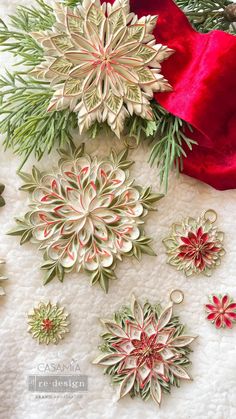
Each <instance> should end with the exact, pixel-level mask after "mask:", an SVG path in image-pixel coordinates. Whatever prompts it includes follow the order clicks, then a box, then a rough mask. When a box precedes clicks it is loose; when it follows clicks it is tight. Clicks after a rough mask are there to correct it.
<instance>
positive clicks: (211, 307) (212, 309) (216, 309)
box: [206, 304, 218, 312]
mask: <svg viewBox="0 0 236 419" xmlns="http://www.w3.org/2000/svg"><path fill="white" fill-rule="evenodd" d="M206 308H207V309H208V310H211V311H214V312H215V311H217V312H218V308H217V307H216V306H213V305H212V304H206Z"/></svg>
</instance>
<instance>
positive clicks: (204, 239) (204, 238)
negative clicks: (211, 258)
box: [201, 233, 208, 243]
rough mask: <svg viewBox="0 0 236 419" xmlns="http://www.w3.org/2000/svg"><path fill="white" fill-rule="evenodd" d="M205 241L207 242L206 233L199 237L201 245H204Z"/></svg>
mask: <svg viewBox="0 0 236 419" xmlns="http://www.w3.org/2000/svg"><path fill="white" fill-rule="evenodd" d="M207 240H208V234H207V233H204V234H203V235H202V237H201V242H202V243H206V242H207Z"/></svg>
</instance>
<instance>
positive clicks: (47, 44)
mask: <svg viewBox="0 0 236 419" xmlns="http://www.w3.org/2000/svg"><path fill="white" fill-rule="evenodd" d="M54 13H55V18H56V23H55V25H54V26H53V28H52V30H51V31H46V32H37V33H32V36H33V37H34V38H35V39H36V40H37V41H38V42H39V43H40V45H41V46H42V47H43V49H44V56H45V61H44V62H43V63H42V64H40V65H39V66H37V67H36V68H35V69H34V70H33V72H32V75H34V76H35V77H37V78H39V79H44V80H49V81H51V82H52V86H53V89H54V90H55V93H54V96H53V98H52V100H51V103H50V106H49V110H55V109H56V110H61V109H64V108H70V109H71V110H72V111H74V112H76V113H78V124H79V128H80V131H82V130H83V129H84V128H85V129H88V128H89V127H90V126H91V125H92V123H93V122H95V121H98V122H104V121H107V123H108V125H109V126H110V127H111V129H112V130H113V131H114V132H115V133H116V134H117V135H118V136H119V135H120V132H121V131H122V129H123V127H124V120H125V118H126V117H127V116H129V115H133V114H137V115H139V116H140V117H142V118H145V119H148V120H151V119H152V117H153V114H152V109H151V106H150V100H151V99H152V98H153V94H154V92H159V91H161V92H162V91H168V90H170V89H171V87H170V85H169V83H168V82H167V80H166V79H165V78H164V77H163V76H162V75H161V74H160V71H161V65H160V63H161V62H162V61H163V60H165V59H166V58H168V57H169V56H170V55H171V54H172V52H173V51H172V50H171V49H169V48H167V47H166V46H163V45H161V44H156V41H155V38H154V36H153V35H152V31H153V29H154V27H155V25H156V21H157V16H143V17H141V18H140V19H138V17H137V16H136V15H135V14H134V13H129V1H128V0H116V1H115V2H114V3H113V5H111V4H110V3H103V4H101V2H100V0H84V1H83V2H82V4H81V5H77V6H76V7H75V8H73V9H69V8H68V7H65V6H63V5H62V4H59V3H56V4H55V7H54Z"/></svg>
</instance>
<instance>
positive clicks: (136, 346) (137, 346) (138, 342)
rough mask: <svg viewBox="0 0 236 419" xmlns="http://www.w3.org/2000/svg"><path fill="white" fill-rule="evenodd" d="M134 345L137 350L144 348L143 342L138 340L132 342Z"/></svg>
mask: <svg viewBox="0 0 236 419" xmlns="http://www.w3.org/2000/svg"><path fill="white" fill-rule="evenodd" d="M131 343H132V345H133V346H134V347H135V349H139V348H141V346H142V342H141V341H140V340H138V339H133V340H132V341H131Z"/></svg>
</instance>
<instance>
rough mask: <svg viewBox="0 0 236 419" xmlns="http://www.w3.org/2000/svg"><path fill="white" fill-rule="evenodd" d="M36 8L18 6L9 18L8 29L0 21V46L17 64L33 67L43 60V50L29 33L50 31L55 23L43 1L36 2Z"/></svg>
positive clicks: (37, 0)
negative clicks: (16, 60) (18, 59)
mask: <svg viewBox="0 0 236 419" xmlns="http://www.w3.org/2000/svg"><path fill="white" fill-rule="evenodd" d="M36 2H37V4H38V8H35V7H32V8H28V7H25V6H19V7H18V8H17V10H16V13H15V15H13V16H10V25H9V26H10V27H8V26H7V25H6V24H5V23H4V22H3V20H2V19H0V46H1V47H3V51H8V52H10V53H11V54H13V56H14V57H17V58H21V61H20V62H18V63H17V65H18V64H24V65H25V66H30V67H35V66H36V65H38V64H40V63H41V62H42V60H43V50H42V48H41V47H40V45H39V44H38V43H37V42H36V41H35V40H34V39H33V38H32V36H31V34H30V33H31V32H33V31H42V30H46V29H50V28H51V27H52V25H53V24H54V22H55V17H54V15H53V13H52V8H51V7H50V6H49V5H47V3H45V2H44V1H43V0H36Z"/></svg>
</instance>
